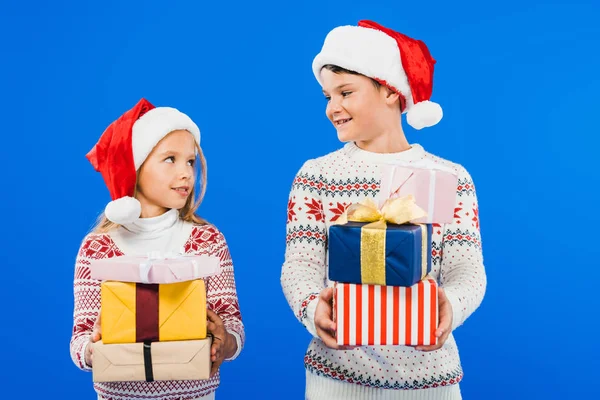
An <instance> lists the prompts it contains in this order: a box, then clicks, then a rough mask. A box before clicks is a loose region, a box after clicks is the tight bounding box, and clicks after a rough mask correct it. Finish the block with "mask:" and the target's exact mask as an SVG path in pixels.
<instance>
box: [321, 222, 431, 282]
mask: <svg viewBox="0 0 600 400" xmlns="http://www.w3.org/2000/svg"><path fill="white" fill-rule="evenodd" d="M368 225H369V223H365V222H348V223H346V224H340V225H332V226H330V227H329V238H328V243H329V280H331V281H335V282H342V283H355V284H374V285H387V286H405V287H406V286H412V285H414V284H416V283H417V282H419V281H420V280H422V279H423V278H424V277H425V276H426V275H427V274H428V273H429V272H431V233H432V227H431V225H429V224H403V225H396V224H389V223H388V224H387V226H386V227H385V228H384V229H383V230H382V229H379V232H375V233H374V235H375V236H373V231H371V232H368V231H366V229H368ZM365 227H366V228H365Z"/></svg>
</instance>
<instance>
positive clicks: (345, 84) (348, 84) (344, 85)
mask: <svg viewBox="0 0 600 400" xmlns="http://www.w3.org/2000/svg"><path fill="white" fill-rule="evenodd" d="M350 85H352V84H351V83H342V84H341V85H339V86H336V87H335V88H334V89H333V90H339V89H341V88H343V87H346V86H350ZM323 93H327V92H326V91H325V90H323Z"/></svg>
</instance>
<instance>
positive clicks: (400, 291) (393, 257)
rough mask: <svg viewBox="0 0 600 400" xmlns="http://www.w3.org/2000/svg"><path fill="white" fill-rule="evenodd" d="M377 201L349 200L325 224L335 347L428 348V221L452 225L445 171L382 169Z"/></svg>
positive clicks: (433, 291) (434, 321) (451, 181)
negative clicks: (333, 221) (343, 209)
mask: <svg viewBox="0 0 600 400" xmlns="http://www.w3.org/2000/svg"><path fill="white" fill-rule="evenodd" d="M382 171H383V178H382V182H381V190H380V196H381V199H382V201H380V202H379V204H376V203H375V202H371V201H364V202H361V203H359V204H355V205H352V206H351V207H349V209H348V210H347V212H346V214H345V215H344V216H343V217H342V218H341V219H340V220H339V221H340V222H339V223H337V224H336V225H332V226H330V227H329V239H328V242H329V272H328V275H329V280H330V281H333V282H334V301H333V303H334V305H333V311H334V320H335V322H336V325H337V329H336V340H337V343H338V344H339V345H350V346H377V345H408V346H416V345H434V344H436V343H437V339H436V336H435V330H436V329H437V326H438V320H439V315H438V295H437V282H436V280H435V279H433V278H431V277H430V276H429V273H430V272H431V235H432V224H434V223H435V224H444V223H450V222H452V220H453V218H454V203H455V199H456V187H457V176H456V174H455V173H454V172H453V171H451V170H444V169H436V168H406V167H400V166H387V165H386V166H383V167H382Z"/></svg>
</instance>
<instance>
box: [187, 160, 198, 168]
mask: <svg viewBox="0 0 600 400" xmlns="http://www.w3.org/2000/svg"><path fill="white" fill-rule="evenodd" d="M194 164H196V159H191V160H188V165H189V166H190V167H193V166H194Z"/></svg>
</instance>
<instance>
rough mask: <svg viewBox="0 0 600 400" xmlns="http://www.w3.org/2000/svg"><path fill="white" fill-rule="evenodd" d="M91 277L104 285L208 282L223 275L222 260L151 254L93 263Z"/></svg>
mask: <svg viewBox="0 0 600 400" xmlns="http://www.w3.org/2000/svg"><path fill="white" fill-rule="evenodd" d="M90 270H91V277H92V279H97V280H101V281H106V280H110V281H120V282H136V283H158V284H165V283H176V282H185V281H192V280H196V279H203V278H208V277H210V276H214V275H217V274H219V273H221V263H220V259H219V258H218V257H216V256H210V255H207V254H203V255H194V254H180V253H165V254H161V253H159V252H150V253H148V254H147V255H146V256H145V257H144V256H133V255H132V256H127V255H125V256H120V257H111V258H105V259H102V260H93V261H91V263H90Z"/></svg>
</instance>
